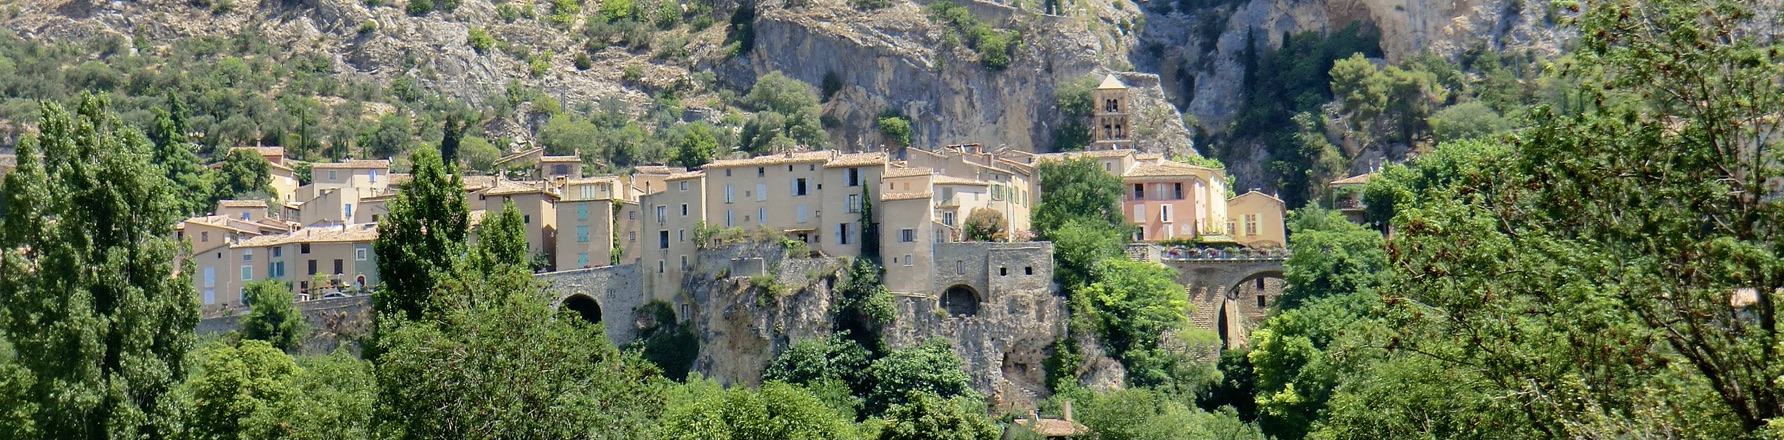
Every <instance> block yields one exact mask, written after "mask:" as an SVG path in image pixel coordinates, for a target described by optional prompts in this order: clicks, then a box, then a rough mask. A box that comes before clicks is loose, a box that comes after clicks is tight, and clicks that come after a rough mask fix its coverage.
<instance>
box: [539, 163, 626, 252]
mask: <svg viewBox="0 0 1784 440" xmlns="http://www.w3.org/2000/svg"><path fill="white" fill-rule="evenodd" d="M621 188H622V182H621V179H620V178H619V177H618V176H604V177H594V178H586V179H569V180H566V181H565V182H564V187H563V198H561V199H559V200H558V202H557V209H556V211H557V222H556V225H557V230H558V233H557V246H556V249H557V253H556V255H554V256H553V259H554V261H555V265H556V266H557V269H558V270H570V269H580V268H585V267H600V266H606V265H609V264H612V261H613V260H612V258H613V235H614V234H613V231H614V221H613V217H614V216H613V204H614V202H615V201H616V200H618V199H617V197H615V196H617V195H619V194H620V193H621V192H622V191H621Z"/></svg>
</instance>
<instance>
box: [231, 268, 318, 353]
mask: <svg viewBox="0 0 1784 440" xmlns="http://www.w3.org/2000/svg"><path fill="white" fill-rule="evenodd" d="M242 294H243V296H246V297H247V298H248V316H247V317H245V318H242V338H245V339H257V340H261V341H266V342H267V343H269V344H272V346H273V347H277V348H278V349H280V350H286V351H291V350H295V349H297V348H298V346H299V344H302V343H303V340H304V337H305V336H306V335H305V333H306V332H308V329H307V328H305V325H304V317H303V314H302V313H299V312H298V311H297V306H296V305H294V304H293V302H292V299H293V298H294V295H293V294H292V293H291V285H290V284H289V283H286V282H284V281H278V280H270V279H269V280H260V281H254V282H251V283H248V285H247V286H246V287H244V288H243V289H242Z"/></svg>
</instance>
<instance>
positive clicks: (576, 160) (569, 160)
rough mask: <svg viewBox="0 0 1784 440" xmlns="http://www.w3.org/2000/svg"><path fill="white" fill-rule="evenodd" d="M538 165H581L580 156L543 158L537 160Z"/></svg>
mask: <svg viewBox="0 0 1784 440" xmlns="http://www.w3.org/2000/svg"><path fill="white" fill-rule="evenodd" d="M539 163H582V157H580V156H544V157H540V158H539Z"/></svg>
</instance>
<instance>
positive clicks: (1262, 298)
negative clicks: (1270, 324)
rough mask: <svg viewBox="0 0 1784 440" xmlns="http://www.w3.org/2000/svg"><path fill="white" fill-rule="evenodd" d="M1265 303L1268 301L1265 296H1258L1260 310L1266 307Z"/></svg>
mask: <svg viewBox="0 0 1784 440" xmlns="http://www.w3.org/2000/svg"><path fill="white" fill-rule="evenodd" d="M1260 281H1261V280H1260ZM1265 303H1266V300H1265V298H1264V296H1263V295H1258V296H1257V308H1260V309H1261V308H1264V307H1265Z"/></svg>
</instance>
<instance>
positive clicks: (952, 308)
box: [941, 284, 980, 317]
mask: <svg viewBox="0 0 1784 440" xmlns="http://www.w3.org/2000/svg"><path fill="white" fill-rule="evenodd" d="M979 300H980V298H979V292H978V291H977V290H973V288H972V287H971V286H967V285H965V284H955V285H954V286H953V287H949V288H948V290H946V291H944V292H942V304H941V305H942V310H946V311H948V316H958V317H969V316H976V315H978V314H979Z"/></svg>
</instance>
